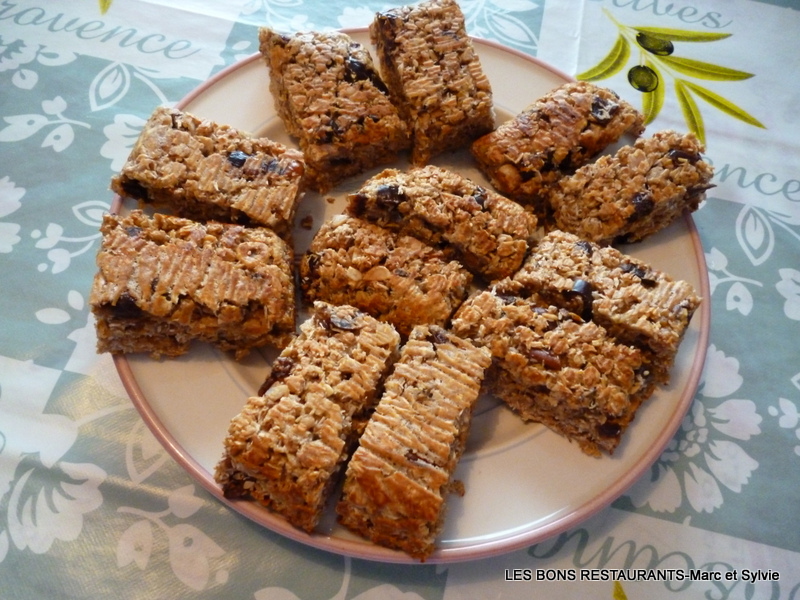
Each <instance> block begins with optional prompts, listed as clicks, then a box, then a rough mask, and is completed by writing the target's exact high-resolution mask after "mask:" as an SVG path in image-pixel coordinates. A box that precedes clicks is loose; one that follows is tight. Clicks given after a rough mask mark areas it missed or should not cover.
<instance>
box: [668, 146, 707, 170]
mask: <svg viewBox="0 0 800 600" xmlns="http://www.w3.org/2000/svg"><path fill="white" fill-rule="evenodd" d="M667 157H669V158H671V159H672V163H673V164H674V165H675V166H677V165H678V164H679V163H680V162H682V161H684V160H685V161H687V162H688V163H689V164H691V165H693V164H696V163H697V162H698V161H699V160H700V155H699V154H698V153H697V152H686V150H681V149H679V148H673V149H672V150H670V151H669V152H667Z"/></svg>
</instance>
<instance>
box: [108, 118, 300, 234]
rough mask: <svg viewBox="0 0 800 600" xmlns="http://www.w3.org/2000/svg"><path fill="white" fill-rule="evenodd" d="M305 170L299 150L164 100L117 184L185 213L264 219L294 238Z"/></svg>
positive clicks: (118, 187) (259, 221) (189, 215)
mask: <svg viewBox="0 0 800 600" xmlns="http://www.w3.org/2000/svg"><path fill="white" fill-rule="evenodd" d="M304 169H305V167H304V161H303V155H302V153H301V152H299V151H298V150H294V149H289V148H286V147H285V146H283V145H281V144H279V143H277V142H274V141H272V140H270V139H268V138H254V137H251V136H250V135H248V134H246V133H244V132H241V131H238V130H236V129H234V128H233V127H230V126H228V125H222V124H218V123H215V122H213V121H210V120H207V119H201V118H199V117H197V116H195V115H192V114H190V113H187V112H182V111H180V110H177V109H174V108H167V107H159V108H157V109H155V111H154V112H153V114H152V115H151V116H150V118H149V119H148V120H147V122H146V123H145V125H144V128H143V129H142V132H141V134H140V135H139V138H138V140H137V141H136V144H135V145H134V147H133V150H132V151H131V153H130V156H129V157H128V160H127V161H126V162H125V164H124V165H123V167H122V169H121V171H120V172H119V173H118V174H117V175H116V176H114V177H113V178H112V180H111V188H112V189H113V190H114V191H115V192H117V193H118V194H119V195H120V196H124V197H128V198H132V199H134V200H139V201H142V202H144V203H148V204H153V205H155V206H156V207H158V208H159V209H167V210H168V211H169V212H173V213H175V214H176V215H178V216H182V217H186V218H190V219H194V220H200V221H208V220H218V221H226V222H241V223H242V224H252V225H264V226H267V227H270V228H271V229H273V230H275V232H276V233H278V234H279V235H281V236H282V237H284V238H287V239H288V237H289V235H290V234H291V231H292V227H293V225H294V217H295V212H296V210H297V204H298V202H299V201H300V195H301V187H302V180H303V173H304Z"/></svg>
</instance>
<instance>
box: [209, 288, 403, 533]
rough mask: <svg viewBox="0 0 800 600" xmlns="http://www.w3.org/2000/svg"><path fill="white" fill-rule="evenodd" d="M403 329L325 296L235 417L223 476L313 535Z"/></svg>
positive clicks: (236, 491)
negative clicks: (328, 301)
mask: <svg viewBox="0 0 800 600" xmlns="http://www.w3.org/2000/svg"><path fill="white" fill-rule="evenodd" d="M399 342H400V337H399V335H398V334H397V332H396V331H395V330H394V328H393V327H392V326H391V325H389V324H386V323H381V322H379V321H377V320H375V319H373V318H372V317H370V316H369V315H366V314H365V313H363V312H361V311H358V310H357V309H355V308H353V307H351V306H338V307H334V306H331V305H329V304H326V303H323V302H318V303H316V304H315V306H314V313H313V315H312V316H311V317H310V318H309V319H308V320H307V321H305V322H304V323H303V324H301V326H300V335H299V336H298V337H297V338H295V340H294V341H293V342H292V343H291V344H290V345H289V346H287V347H286V348H285V349H284V350H283V352H282V353H281V354H280V356H279V357H278V358H277V359H276V360H275V363H274V364H273V367H272V372H271V374H270V377H269V378H268V379H267V381H266V382H265V383H264V386H263V387H262V390H261V394H260V395H258V396H253V397H251V398H249V399H248V400H247V402H246V404H245V406H244V408H243V409H242V410H241V412H240V413H239V414H238V415H237V416H235V417H234V418H233V419H232V420H231V423H230V426H229V429H228V435H227V437H226V438H225V440H224V444H223V445H224V452H223V457H222V459H221V460H220V461H219V463H218V464H217V467H216V469H215V475H214V476H215V479H216V481H217V483H218V484H219V485H220V486H221V487H222V489H223V492H224V494H225V497H227V498H229V499H237V498H244V499H252V500H255V501H257V502H258V503H260V504H262V505H264V506H266V507H267V508H269V509H270V510H272V511H274V512H275V513H277V514H280V515H282V516H283V517H285V518H286V520H287V521H289V523H291V524H292V525H294V526H295V527H297V528H299V529H303V530H305V531H308V532H310V531H312V530H313V529H314V528H315V527H316V526H317V524H318V523H319V519H320V517H321V514H322V512H323V509H324V507H325V504H326V502H327V500H328V498H329V496H330V494H331V492H332V491H333V488H334V486H335V484H336V481H337V477H338V476H339V475H340V474H341V472H342V469H343V466H344V464H345V461H346V460H347V459H348V457H349V456H350V453H351V452H352V450H353V447H354V444H355V443H356V441H357V440H358V437H359V435H360V434H361V433H362V432H363V430H364V427H365V423H366V421H367V418H368V415H369V413H370V411H371V409H372V408H373V407H374V405H375V402H376V401H377V398H378V396H379V391H378V390H379V389H380V386H381V382H382V380H383V378H384V375H385V373H386V371H387V370H388V369H389V368H390V366H391V364H392V362H393V361H394V360H395V359H396V354H397V352H398V346H399Z"/></svg>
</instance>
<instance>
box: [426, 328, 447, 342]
mask: <svg viewBox="0 0 800 600" xmlns="http://www.w3.org/2000/svg"><path fill="white" fill-rule="evenodd" d="M428 341H429V342H430V343H431V344H447V343H449V342H450V338H449V337H447V334H446V333H445V332H444V331H442V330H441V329H438V328H433V329H431V331H430V333H429V334H428Z"/></svg>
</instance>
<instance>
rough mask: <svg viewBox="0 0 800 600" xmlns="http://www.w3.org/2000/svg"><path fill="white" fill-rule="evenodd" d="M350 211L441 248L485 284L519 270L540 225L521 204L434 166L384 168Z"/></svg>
mask: <svg viewBox="0 0 800 600" xmlns="http://www.w3.org/2000/svg"><path fill="white" fill-rule="evenodd" d="M347 210H348V212H349V214H351V215H353V216H356V217H360V218H362V219H365V220H367V221H371V222H374V223H376V224H378V225H381V226H382V227H386V228H388V229H391V230H393V231H397V232H399V233H401V234H403V235H410V236H413V237H416V238H417V239H419V240H422V241H423V242H425V243H427V244H430V245H432V246H436V247H439V248H442V249H443V250H444V251H445V252H447V253H450V254H451V255H452V256H454V257H455V258H456V259H457V260H459V261H460V262H461V263H462V264H464V266H466V267H467V268H468V269H469V270H470V271H472V272H473V273H475V274H478V275H480V276H482V277H483V278H484V279H486V280H493V279H500V278H502V277H505V276H507V275H509V274H510V273H513V272H514V271H516V270H517V269H518V268H519V266H520V265H521V264H522V261H523V259H524V258H525V253H526V252H527V250H528V244H529V242H530V241H531V240H532V239H533V237H534V235H535V232H536V223H537V221H536V217H535V216H534V215H533V214H531V213H529V212H527V211H526V210H525V209H524V208H523V207H522V206H520V205H518V204H517V203H515V202H512V201H511V200H509V199H508V198H505V197H503V196H501V195H500V194H497V193H496V192H494V191H492V190H487V189H486V188H484V187H482V186H480V185H478V184H476V183H474V182H473V181H471V180H469V179H467V178H465V177H463V176H461V175H459V174H458V173H454V172H452V171H449V170H447V169H442V168H440V167H436V166H434V165H428V166H426V167H413V168H411V169H409V170H407V171H399V170H397V169H385V170H384V171H382V172H381V173H378V174H377V175H376V176H374V177H372V178H371V179H369V180H368V181H367V182H365V183H364V185H363V186H362V187H361V189H360V190H359V191H358V192H356V193H355V194H351V195H350V196H349V197H348V205H347Z"/></svg>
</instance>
